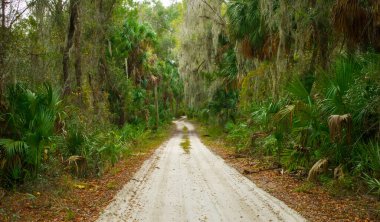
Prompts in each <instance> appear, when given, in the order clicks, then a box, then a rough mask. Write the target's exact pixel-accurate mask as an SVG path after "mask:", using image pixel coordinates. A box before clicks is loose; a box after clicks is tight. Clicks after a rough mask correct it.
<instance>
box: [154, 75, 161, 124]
mask: <svg viewBox="0 0 380 222" xmlns="http://www.w3.org/2000/svg"><path fill="white" fill-rule="evenodd" d="M157 86H158V83H157V82H156V83H155V84H154V104H155V106H156V129H158V125H159V123H160V113H159V110H158V92H157Z"/></svg>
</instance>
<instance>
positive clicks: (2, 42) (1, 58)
mask: <svg viewBox="0 0 380 222" xmlns="http://www.w3.org/2000/svg"><path fill="white" fill-rule="evenodd" d="M6 4H7V3H6V1H5V0H2V1H1V27H0V106H1V107H2V106H3V94H4V85H5V75H6V71H5V57H6V51H7V34H8V29H7V27H6V23H5V6H6Z"/></svg>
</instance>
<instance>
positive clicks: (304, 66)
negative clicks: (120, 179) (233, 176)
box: [0, 0, 380, 197]
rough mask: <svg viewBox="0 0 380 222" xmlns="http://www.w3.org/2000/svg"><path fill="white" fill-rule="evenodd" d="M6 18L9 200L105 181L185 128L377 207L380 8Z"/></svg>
mask: <svg viewBox="0 0 380 222" xmlns="http://www.w3.org/2000/svg"><path fill="white" fill-rule="evenodd" d="M0 4H1V5H0V8H1V11H0V114H1V115H0V138H1V139H0V185H1V187H3V188H5V189H10V188H17V186H19V185H22V184H24V183H26V182H31V181H36V180H41V178H45V177H49V175H52V172H54V171H57V169H60V170H58V171H60V172H61V171H64V172H66V173H69V174H72V175H73V176H75V177H78V178H92V177H100V176H102V174H103V172H104V171H105V170H106V169H109V168H112V166H113V165H114V164H116V163H117V162H118V161H119V160H120V159H123V158H124V157H127V156H128V155H130V153H131V152H132V150H133V147H135V146H136V145H137V144H139V142H140V141H143V140H147V139H148V138H149V136H151V135H154V134H155V133H157V132H158V131H160V130H162V129H167V128H168V127H169V123H170V122H171V121H172V120H173V119H174V118H176V117H179V116H181V115H187V116H188V117H189V118H190V119H193V120H194V121H196V122H199V123H202V124H203V125H206V126H207V130H208V134H209V135H210V136H211V137H214V138H218V137H219V138H223V139H224V140H225V141H226V142H227V143H228V144H229V146H231V147H233V148H234V149H235V150H234V152H235V153H236V155H240V156H248V157H250V158H256V159H262V160H265V161H268V160H269V161H270V165H271V167H273V166H275V167H279V168H282V169H284V170H285V171H286V172H289V173H295V174H297V175H300V176H301V177H302V178H304V179H307V180H309V181H314V182H320V183H322V184H324V185H326V186H338V187H340V188H342V189H348V190H351V191H357V190H362V191H364V192H369V193H371V194H373V195H375V196H377V197H379V196H380V143H379V139H380V1H378V0H325V1H316V0H311V1H297V0H293V1H285V0H231V1H224V0H183V2H174V3H173V4H171V5H170V6H164V5H163V4H162V3H161V2H160V1H156V0H153V1H133V0H12V1H7V0H1V1H0ZM329 169H330V170H329Z"/></svg>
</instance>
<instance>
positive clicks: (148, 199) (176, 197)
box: [98, 119, 305, 222]
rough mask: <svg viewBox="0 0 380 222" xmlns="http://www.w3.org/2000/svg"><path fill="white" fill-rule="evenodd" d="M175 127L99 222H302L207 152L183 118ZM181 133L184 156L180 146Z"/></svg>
mask: <svg viewBox="0 0 380 222" xmlns="http://www.w3.org/2000/svg"><path fill="white" fill-rule="evenodd" d="M175 124H176V125H177V133H176V134H175V135H174V136H173V137H172V138H171V139H170V140H169V141H167V142H166V143H164V144H163V145H162V146H161V147H160V148H159V149H158V150H157V151H156V152H155V154H154V155H153V156H152V157H151V158H150V159H149V160H147V161H146V162H145V163H144V165H143V166H142V168H141V169H140V170H139V171H138V172H137V173H136V175H135V176H134V179H132V180H131V181H130V182H129V183H128V184H126V185H125V187H124V188H123V189H122V190H121V191H120V192H119V193H118V195H117V196H116V197H115V199H114V201H113V202H112V203H111V204H110V205H109V206H108V207H107V208H106V209H105V211H104V212H103V214H102V215H100V217H99V219H98V221H99V222H103V221H152V222H153V221H154V222H156V221H163V222H170V221H232V222H237V221H286V222H290V221H305V219H304V218H303V217H302V216H300V215H299V214H298V213H297V212H295V211H294V210H292V209H290V208H289V207H287V206H286V205H285V204H284V203H283V202H281V201H279V200H278V199H276V198H274V197H272V196H270V195H269V194H268V193H266V192H264V191H263V190H261V189H260V188H258V187H256V185H255V184H254V183H252V181H250V180H249V179H247V178H246V177H244V176H243V175H241V174H240V173H239V172H237V171H236V170H235V169H233V168H231V167H230V166H228V165H227V164H226V163H225V162H224V160H223V159H221V158H220V157H218V156H216V155H215V154H213V153H212V152H211V151H209V149H207V148H206V147H205V145H203V143H202V142H201V141H200V139H199V137H198V136H197V135H196V134H195V133H194V131H193V130H194V127H193V125H191V124H190V123H188V122H186V120H185V119H182V120H179V121H175ZM185 126H186V127H185ZM184 127H185V130H184ZM186 131H187V132H186ZM184 134H186V135H188V139H189V141H190V145H191V148H190V149H189V151H188V152H186V151H185V150H184V149H183V147H182V146H181V143H182V142H183V141H184Z"/></svg>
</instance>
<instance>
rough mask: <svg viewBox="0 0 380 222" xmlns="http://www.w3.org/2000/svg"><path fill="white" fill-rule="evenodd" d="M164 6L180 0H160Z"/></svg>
mask: <svg viewBox="0 0 380 222" xmlns="http://www.w3.org/2000/svg"><path fill="white" fill-rule="evenodd" d="M160 1H161V2H162V4H163V5H164V6H169V5H171V4H173V3H175V2H179V1H178V0H160Z"/></svg>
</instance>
